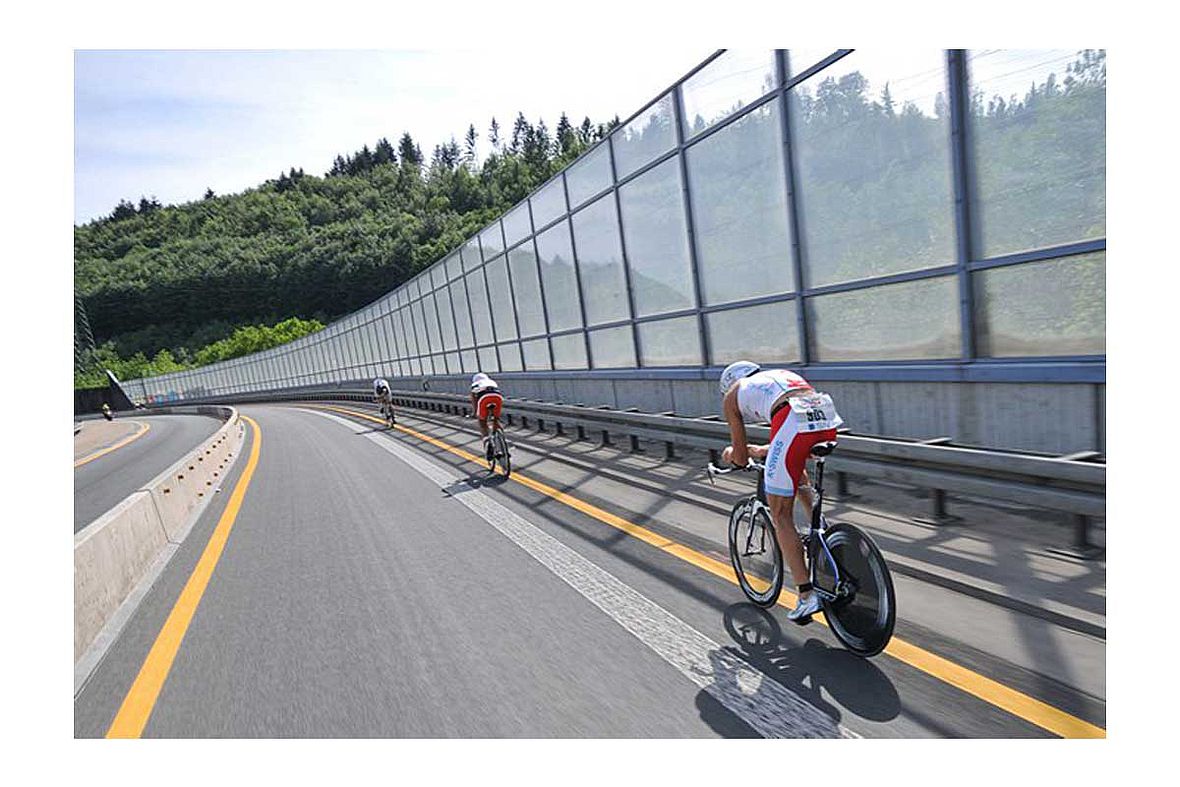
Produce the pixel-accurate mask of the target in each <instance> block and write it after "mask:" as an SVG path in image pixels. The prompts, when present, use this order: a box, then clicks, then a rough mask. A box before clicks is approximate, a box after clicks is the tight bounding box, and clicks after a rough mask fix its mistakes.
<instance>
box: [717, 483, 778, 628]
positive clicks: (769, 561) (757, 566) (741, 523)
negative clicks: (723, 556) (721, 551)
mask: <svg viewBox="0 0 1180 787" xmlns="http://www.w3.org/2000/svg"><path fill="white" fill-rule="evenodd" d="M751 510H752V509H751V508H750V506H749V502H748V501H746V500H742V501H740V502H739V503H738V504H737V505H735V506H734V507H733V510H732V511H731V512H730V514H729V561H730V563H731V564H732V565H733V573H734V575H735V576H736V577H737V581H738V585H739V586H740V587H741V589H742V593H744V594H745V596H746V598H747V599H749V600H750V603H752V604H756V605H758V606H760V607H764V608H765V607H773V606H774V605H775V603H776V602H777V601H778V597H779V594H780V593H781V592H782V589H783V556H782V553H781V552H780V551H779V548H778V540H777V539H776V538H775V534H774V527H773V525H772V524H771V521H770V517H769V515H768V513H767V512H766V511H765V510H763V509H759V510H758V511H757V512H756V513H753V514H751ZM755 528H763V529H764V532H760V531H758V530H756V529H755ZM752 529H755V530H754V532H753V534H751V530H752ZM751 549H752V550H754V551H756V552H757V554H755V555H752V554H749V553H748V550H751ZM758 550H761V551H758ZM755 583H757V584H758V585H763V584H765V585H766V586H765V587H764V588H763V589H762V590H759V589H758V588H757V587H756V586H755Z"/></svg>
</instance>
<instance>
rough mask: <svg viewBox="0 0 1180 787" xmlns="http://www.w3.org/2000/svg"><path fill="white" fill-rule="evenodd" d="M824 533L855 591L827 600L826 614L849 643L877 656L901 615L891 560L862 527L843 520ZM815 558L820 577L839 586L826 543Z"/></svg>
mask: <svg viewBox="0 0 1180 787" xmlns="http://www.w3.org/2000/svg"><path fill="white" fill-rule="evenodd" d="M825 538H826V540H827V542H828V549H830V550H831V552H832V557H833V558H834V559H835V561H836V564H837V565H838V566H839V568H840V575H841V578H842V579H844V580H850V581H851V583H852V584H853V586H854V592H853V593H852V594H851V595H849V596H848V597H846V598H841V599H837V600H836V601H832V602H828V601H824V602H823V607H824V617H826V618H827V620H828V626H829V627H831V629H832V633H833V634H835V635H836V639H838V640H840V642H841V643H842V644H843V645H844V647H846V648H848V649H849V650H851V651H852V652H853V653H856V654H858V655H860V656H875V655H877V654H878V653H880V652H881V651H882V650H884V649H885V646H886V645H888V644H889V640H890V638H891V637H892V636H893V624H894V623H895V621H896V618H897V605H896V600H895V598H894V595H893V578H892V577H891V576H890V575H889V566H888V565H886V563H885V558H884V557H883V556H882V555H881V550H879V549H877V545H876V544H874V543H873V539H871V538H869V536H868V534H867V533H865V532H864V531H863V530H860V529H859V528H856V527H853V526H852V525H849V524H844V523H841V524H838V525H835V526H834V527H832V528H831V529H830V530H828V531H827V533H826V534H825ZM815 559H817V560H819V561H820V565H818V566H817V567H816V581H817V582H818V583H819V585H820V586H822V587H824V588H832V587H834V585H835V582H836V577H835V573H834V571H833V570H832V564H831V562H830V561H829V560H828V558H827V555H825V554H824V552H823V549H822V547H821V548H819V549H818V550H817V551H816V555H815Z"/></svg>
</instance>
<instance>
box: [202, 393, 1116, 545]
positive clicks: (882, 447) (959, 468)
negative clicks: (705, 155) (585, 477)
mask: <svg viewBox="0 0 1180 787" xmlns="http://www.w3.org/2000/svg"><path fill="white" fill-rule="evenodd" d="M393 398H394V402H395V404H397V405H398V406H400V407H409V408H414V409H421V410H427V411H434V412H442V413H451V414H456V415H467V414H468V413H469V412H470V410H471V400H470V399H469V398H468V397H466V396H461V395H458V394H446V393H431V392H416V391H401V390H399V391H394V392H393ZM218 399H221V400H225V401H230V400H232V401H234V402H237V403H241V402H250V401H257V402H261V401H358V402H372V401H373V395H372V392H371V391H369V390H368V389H367V388H335V389H330V388H329V389H324V388H319V389H309V390H303V391H276V392H268V393H258V394H242V395H237V396H232V397H218ZM208 401H213V400H212V399H211V400H208ZM504 409H505V412H504V416H503V420H504V421H505V423H506V425H508V426H513V425H514V424H515V423H516V422H519V426H521V427H523V428H528V427H530V426H533V427H534V428H536V429H537V430H544V429H545V428H546V423H548V424H552V425H553V427H554V429H555V431H556V432H557V433H558V434H564V433H565V430H567V429H571V430H573V433H574V435H575V436H576V437H577V438H578V439H580V440H585V439H591V438H592V439H595V440H597V441H599V442H600V444H603V445H613V444H614V441H615V439H616V438H618V437H622V438H625V439H626V440H627V442H628V443H629V446H628V447H629V448H630V450H633V451H638V450H641V448H640V443H639V441H640V440H648V441H652V442H656V443H662V444H663V447H664V451H665V454H666V455H667V456H668V457H669V458H672V457H674V456H675V452H676V449H677V448H695V449H704V450H707V451H709V452H710V454H711V456H712V458H713V459H714V461H717V460H719V450H718V449H719V447H720V446H723V445H725V444H727V443H728V442H729V427H728V426H727V425H726V424H725V423H724V422H722V421H720V420H719V419H718V418H717V417H716V416H709V417H703V418H693V417H685V416H678V415H676V414H675V413H670V412H669V413H644V412H639V411H638V410H636V409H631V410H615V409H612V408H610V407H606V406H601V407H589V406H586V405H583V404H565V403H560V402H557V403H554V402H540V401H533V400H529V399H508V398H505V408H504ZM746 429H747V433H748V435H749V437H750V439H751V440H752V441H761V442H767V441H769V439H770V429H769V428H768V427H766V426H747V428H746ZM949 443H950V440H949V438H938V439H935V440H927V441H907V440H899V439H890V438H882V437H866V436H861V435H854V434H850V433H847V432H843V433H841V436H840V448H839V450H838V451H837V452H836V453H835V454H833V455H832V456H831V458H829V459H828V468H829V471H831V472H834V473H835V474H836V483H837V489H838V492H839V494H841V495H847V494H848V483H849V476H857V477H862V478H869V479H875V480H880V481H887V482H892V483H897V484H902V485H906V486H912V487H918V488H923V489H928V490H930V492H931V495H930V498H931V509H932V510H931V513H930V516H929V517H923V518H922V519H921V521H924V522H931V523H934V524H949V523H952V522H955V521H957V519H958V518H957V517H954V516H952V515H951V514H949V513H948V512H947V509H946V494H947V493H948V492H951V493H956V494H961V495H970V496H975V497H981V498H987V499H992V500H999V501H1003V502H1006V503H1018V504H1021V505H1025V506H1028V507H1030V508H1037V509H1043V510H1051V511H1059V512H1064V513H1066V514H1070V515H1071V516H1072V517H1073V518H1074V532H1073V543H1072V545H1071V547H1070V548H1068V549H1062V550H1056V551H1059V552H1062V553H1066V554H1069V555H1071V556H1075V557H1083V558H1093V557H1096V556H1098V555H1100V554H1101V553H1102V551H1103V550H1102V549H1101V548H1100V547H1098V546H1095V545H1094V544H1093V543H1092V542H1091V540H1090V535H1089V533H1090V528H1091V526H1092V522H1091V520H1092V519H1093V518H1095V517H1105V516H1106V464H1105V462H1104V461H1095V460H1098V459H1101V457H1100V456H1099V455H1097V454H1095V453H1093V452H1084V453H1081V454H1072V455H1068V456H1061V457H1052V456H1037V455H1032V454H1027V453H1019V452H1007V451H994V450H985V449H979V448H967V447H961V446H955V445H950V444H949Z"/></svg>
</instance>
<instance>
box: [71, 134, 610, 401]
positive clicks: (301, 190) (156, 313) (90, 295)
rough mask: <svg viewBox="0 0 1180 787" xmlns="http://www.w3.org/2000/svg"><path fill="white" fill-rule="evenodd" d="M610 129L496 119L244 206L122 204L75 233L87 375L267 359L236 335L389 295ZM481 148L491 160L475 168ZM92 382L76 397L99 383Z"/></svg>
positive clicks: (349, 163)
mask: <svg viewBox="0 0 1180 787" xmlns="http://www.w3.org/2000/svg"><path fill="white" fill-rule="evenodd" d="M617 122H618V121H617V119H615V120H614V121H612V122H610V123H609V124H597V125H596V124H593V123H591V121H590V119H589V118H586V119H584V120H583V121H582V123H581V124H580V125H577V126H575V125H573V124H571V122H570V121H569V118H568V117H566V116H565V115H564V114H563V115H562V116H561V118H560V119H559V120H558V122H557V124H556V126H555V127H554V128H553V130H552V131H551V130H550V129H549V127H548V126H547V125H546V123H545V121H544V120H539V121H538V122H537V123H536V124H533V123H530V122H529V121H528V120H527V119H526V118H525V117H524V115H523V114H518V115H517V117H516V120H515V122H514V123H513V125H512V128H511V129H510V130H509V129H501V127H500V125H499V123H498V122H497V121H496V120H495V119H493V120H492V121H491V124H490V126H489V128H488V131H487V133H486V136H485V138H484V139H483V140H481V139H480V138H479V135H478V134H477V132H476V129H475V127H474V126H473V125H472V126H469V128H468V130H467V133H466V135H465V136H464V140H463V142H462V143H458V142H456V141H454V140H453V139H452V140H451V141H450V142H448V143H446V144H443V145H438V146H436V147H435V148H434V150H433V152H432V154H431V156H430V158H429V159H427V158H425V157H424V155H423V153H422V150H421V148H420V147H419V145H418V144H417V143H416V142H415V141H414V139H413V138H412V137H411V136H410V135H409V134H408V133H406V134H402V136H401V137H400V139H399V142H398V144H397V145H396V146H395V145H394V144H392V143H391V142H389V140H388V139H385V138H382V139H380V140H377V142H376V144H375V145H374V146H373V147H372V148H370V147H369V146H367V145H366V146H365V147H363V148H362V149H361V150H359V151H357V152H355V153H353V154H351V155H341V156H338V157H337V158H336V160H335V161H334V162H333V165H332V167H331V169H330V170H329V171H328V172H326V173H325V174H324V175H323V176H322V177H321V176H316V175H309V174H306V173H305V172H304V171H303V170H302V169H295V168H292V169H291V170H290V171H288V172H284V173H281V174H280V175H279V176H278V177H277V178H275V179H273V180H269V181H267V182H265V183H263V184H262V185H260V186H259V187H257V188H255V189H251V190H248V191H246V192H243V193H241V194H233V195H224V196H219V195H216V194H214V193H213V192H212V190H209V191H207V192H206V193H205V196H204V198H203V199H201V200H198V201H195V202H190V203H186V204H183V205H167V206H165V205H161V204H160V203H159V202H158V201H157V200H155V199H154V198H148V197H142V198H140V199H139V201H138V203H135V202H132V201H127V200H125V201H122V202H120V203H119V204H118V205H117V206H116V207H115V208H114V210H113V212H112V213H111V215H110V216H108V217H105V218H102V219H98V220H95V221H92V222H89V223H87V224H85V225H82V226H78V227H75V228H74V287H75V294H76V295H77V296H78V298H79V299H80V300H81V303H82V305H83V307H84V309H85V313H86V316H87V319H88V322H89V326H90V329H91V331H92V332H93V335H94V340H95V344H96V345H97V348H98V350H97V352H96V354H95V356H96V357H95V358H94V360H95V361H98V362H101V363H102V364H106V368H110V369H111V370H112V371H115V373H116V375H117V376H119V377H120V379H128V378H133V377H138V376H141V374H159V373H163V372H166V371H178V370H180V369H186V368H191V367H193V366H197V365H203V364H205V363H209V362H212V361H214V360H222V359H224V358H228V357H236V355H237V354H242V353H243V352H254V351H256V350H259V349H266V347H268V346H273V344H263V345H256V344H251V343H250V342H247V341H244V340H241V339H235V338H234V337H239V336H240V334H241V332H242V331H243V330H244V331H247V332H249V331H253V332H254V333H253V334H252V335H253V336H254V338H255V339H260V340H261V339H265V340H269V341H273V342H274V343H281V342H283V341H289V340H290V339H291V338H295V336H288V335H287V334H288V332H289V331H288V330H287V329H285V328H283V327H282V326H288V328H289V327H290V326H292V325H298V326H300V327H301V328H306V327H307V326H308V325H313V324H314V325H317V326H318V325H322V324H324V323H327V322H330V321H331V320H333V319H335V318H337V317H339V316H342V315H344V314H347V313H348V312H350V311H353V310H355V309H357V308H359V307H360V306H363V305H364V304H366V303H369V302H371V301H373V300H374V299H376V298H377V297H379V296H380V295H382V294H383V293H385V292H388V291H389V290H390V289H393V288H394V287H396V286H397V285H399V284H401V283H402V282H403V281H405V280H406V279H408V278H410V277H411V276H413V275H414V274H415V273H417V272H418V271H420V270H422V269H424V268H426V267H427V266H429V265H430V264H431V263H433V262H435V261H436V260H437V259H438V258H439V257H441V256H442V255H443V254H444V253H446V252H447V251H450V250H451V249H452V248H454V247H455V246H457V245H459V244H460V243H462V242H463V241H464V240H465V239H466V238H467V237H469V236H470V235H472V234H473V233H475V232H476V231H477V230H479V229H480V228H481V227H483V226H484V225H485V224H487V223H488V222H489V221H491V220H492V219H494V218H495V217H496V216H498V215H499V214H501V213H503V212H504V211H505V210H507V209H508V208H510V207H512V206H513V205H514V204H516V203H517V202H519V201H520V200H522V199H524V198H525V197H526V196H527V195H528V194H529V192H531V191H532V190H533V189H535V188H536V187H537V186H539V185H540V184H541V183H543V182H544V181H545V180H547V179H548V178H549V177H551V176H552V175H553V174H555V173H556V172H557V171H559V170H560V169H562V168H563V167H565V166H566V165H568V164H569V163H570V162H572V161H573V160H574V159H575V158H577V157H578V155H579V154H581V153H582V152H583V151H584V150H586V148H588V147H589V146H591V145H592V144H594V143H595V142H596V141H598V140H599V139H601V138H602V137H603V136H604V135H605V134H606V133H607V132H608V131H609V130H610V129H611V128H613V127H614V125H616V124H617ZM481 144H486V149H487V150H488V151H489V152H488V154H487V155H486V156H485V157H483V161H482V162H479V161H477V157H476V147H477V145H481ZM288 318H296V321H295V323H291V322H290V320H289V319H288ZM309 321H310V322H309ZM265 326H272V327H271V329H266V328H265ZM299 335H302V334H299ZM247 346H248V347H249V349H248V350H247V349H244V348H246V347H247ZM231 350H232V351H233V354H229V355H225V354H224V352H226V351H231ZM238 350H240V351H241V352H237V351H238ZM149 359H150V360H149ZM95 369H97V370H98V371H97V378H95V374H94V373H93V372H84V373H80V374H76V375H75V377H76V379H75V384H76V385H88V384H91V383H93V381H94V379H98V380H99V381H100V382H101V381H102V379H103V378H102V373H101V367H100V365H99V364H95ZM119 369H122V370H123V374H119V371H118V370H119Z"/></svg>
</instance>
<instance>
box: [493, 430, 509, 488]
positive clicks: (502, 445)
mask: <svg viewBox="0 0 1180 787" xmlns="http://www.w3.org/2000/svg"><path fill="white" fill-rule="evenodd" d="M495 442H496V451H495V453H498V454H499V457H497V458H498V459H499V460H500V467H502V468H504V477H505V478H507V477H508V476H510V475H512V455H511V454H509V453H508V440H507V438H505V437H504V432H503V431H501V430H499V429H497V430H496V437H495Z"/></svg>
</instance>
